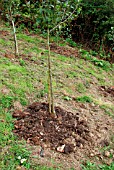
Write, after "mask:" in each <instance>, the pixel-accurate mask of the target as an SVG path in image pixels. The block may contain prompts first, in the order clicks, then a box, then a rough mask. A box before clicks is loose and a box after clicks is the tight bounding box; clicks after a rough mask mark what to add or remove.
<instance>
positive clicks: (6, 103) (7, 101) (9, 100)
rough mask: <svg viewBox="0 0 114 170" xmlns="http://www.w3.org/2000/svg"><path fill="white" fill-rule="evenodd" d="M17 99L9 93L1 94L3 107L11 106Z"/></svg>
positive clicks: (0, 101) (0, 100) (0, 99)
mask: <svg viewBox="0 0 114 170" xmlns="http://www.w3.org/2000/svg"><path fill="white" fill-rule="evenodd" d="M15 99H16V97H12V96H9V95H6V96H0V103H1V105H2V107H3V108H10V107H11V105H12V103H13V101H14V100H15Z"/></svg>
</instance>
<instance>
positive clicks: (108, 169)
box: [82, 161, 114, 170]
mask: <svg viewBox="0 0 114 170" xmlns="http://www.w3.org/2000/svg"><path fill="white" fill-rule="evenodd" d="M82 169H83V170H113V169H114V163H112V164H111V165H105V164H104V165H96V164H94V163H91V162H89V161H88V162H87V163H86V165H82Z"/></svg>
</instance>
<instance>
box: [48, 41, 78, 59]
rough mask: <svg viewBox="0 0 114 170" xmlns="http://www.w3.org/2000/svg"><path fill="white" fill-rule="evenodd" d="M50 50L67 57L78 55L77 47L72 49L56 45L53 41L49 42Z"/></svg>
mask: <svg viewBox="0 0 114 170" xmlns="http://www.w3.org/2000/svg"><path fill="white" fill-rule="evenodd" d="M51 51H53V52H55V53H57V54H61V55H65V56H67V57H78V56H79V52H78V50H77V49H73V48H71V47H63V46H62V47H61V46H57V45H56V44H55V43H52V44H51Z"/></svg>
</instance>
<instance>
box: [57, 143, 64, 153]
mask: <svg viewBox="0 0 114 170" xmlns="http://www.w3.org/2000/svg"><path fill="white" fill-rule="evenodd" d="M64 149H65V144H64V145H62V146H59V147H57V151H58V152H61V153H63V152H64Z"/></svg>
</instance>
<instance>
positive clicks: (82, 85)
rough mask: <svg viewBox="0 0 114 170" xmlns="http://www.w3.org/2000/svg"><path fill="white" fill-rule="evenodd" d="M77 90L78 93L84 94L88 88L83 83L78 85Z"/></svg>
mask: <svg viewBox="0 0 114 170" xmlns="http://www.w3.org/2000/svg"><path fill="white" fill-rule="evenodd" d="M76 89H77V91H78V92H79V93H84V92H86V87H85V86H84V84H83V83H79V84H77V86H76Z"/></svg>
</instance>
